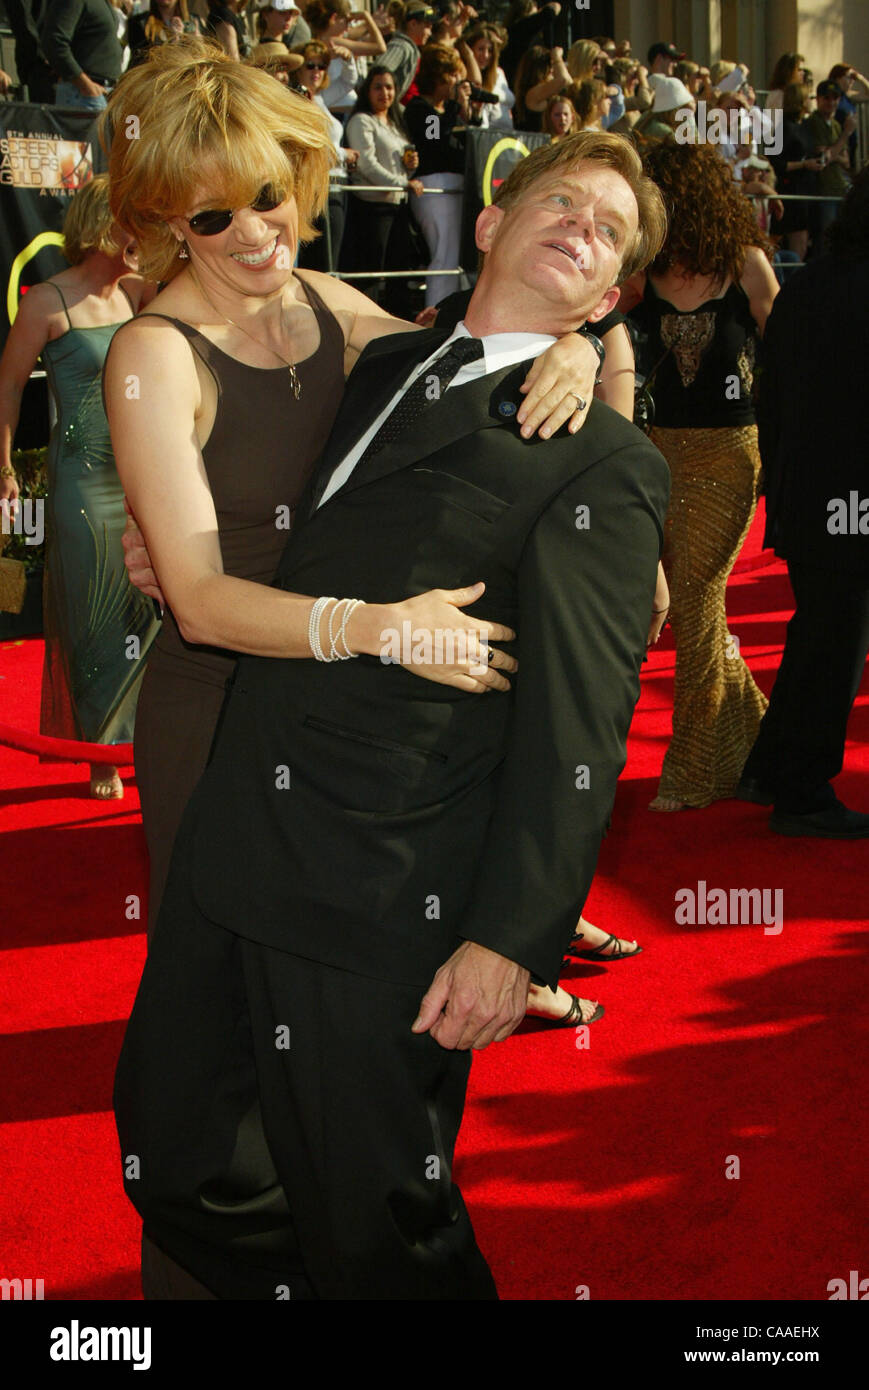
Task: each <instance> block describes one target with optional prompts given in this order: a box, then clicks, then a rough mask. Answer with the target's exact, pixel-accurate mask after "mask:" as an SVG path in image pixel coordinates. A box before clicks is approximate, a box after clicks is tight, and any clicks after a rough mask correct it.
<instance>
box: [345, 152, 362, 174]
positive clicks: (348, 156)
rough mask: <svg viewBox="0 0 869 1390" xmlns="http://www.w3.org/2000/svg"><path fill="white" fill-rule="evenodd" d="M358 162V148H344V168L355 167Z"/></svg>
mask: <svg viewBox="0 0 869 1390" xmlns="http://www.w3.org/2000/svg"><path fill="white" fill-rule="evenodd" d="M358 163H359V151H358V150H351V149H345V150H344V168H345V169H355V168H356V165H357V164H358Z"/></svg>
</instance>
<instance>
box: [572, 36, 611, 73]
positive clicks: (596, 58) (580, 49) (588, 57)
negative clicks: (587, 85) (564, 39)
mask: <svg viewBox="0 0 869 1390" xmlns="http://www.w3.org/2000/svg"><path fill="white" fill-rule="evenodd" d="M603 57H604V55H603V53H602V51H601V48H600V46H599V45H598V44H596V43H595V42H594V41H593V40H592V39H579V40H578V42H577V43H574V44H571V46H570V48H569V49H568V50H567V58H566V60H565V61H566V63H567V71H568V72H569V73H570V76H571V78H572V79H573V81H574V82H586V81H588V80H590V79H591V78H592V77H596V76H597V70H598V67H599V66H600V63H601V60H602V59H603Z"/></svg>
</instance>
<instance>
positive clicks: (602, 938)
mask: <svg viewBox="0 0 869 1390" xmlns="http://www.w3.org/2000/svg"><path fill="white" fill-rule="evenodd" d="M642 949H643V948H642V946H638V945H637V943H636V941H627V940H625V939H624V938H623V937H621V936H611V935H610V934H609V933H608V932H605V931H601V929H600V927H596V926H594V924H593V923H592V922H587V921H586V920H585V918H584V917H580V919H579V922H578V924H577V928H576V935H575V936H574V938H573V940H572V941H571V943H570V953H571V955H573V956H577V955H578V956H582V958H583V959H584V960H599V961H606V960H626V959H627V957H628V956H638V955H639V954H640V952H641V951H642Z"/></svg>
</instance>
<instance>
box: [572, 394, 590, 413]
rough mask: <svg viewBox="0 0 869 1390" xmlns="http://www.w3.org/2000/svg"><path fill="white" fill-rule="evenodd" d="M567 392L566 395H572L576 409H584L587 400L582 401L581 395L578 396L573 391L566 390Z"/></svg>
mask: <svg viewBox="0 0 869 1390" xmlns="http://www.w3.org/2000/svg"><path fill="white" fill-rule="evenodd" d="M567 394H568V396H573V398H574V400H575V401H576V408H577V410H585V407H586V405H587V404H588V402H587V401H584V400H583V399H582V396H578V395H577V394H576V392H575V391H568V393H567Z"/></svg>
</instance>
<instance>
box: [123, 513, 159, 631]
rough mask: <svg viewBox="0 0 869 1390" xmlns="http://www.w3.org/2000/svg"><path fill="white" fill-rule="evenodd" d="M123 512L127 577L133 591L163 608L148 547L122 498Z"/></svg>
mask: <svg viewBox="0 0 869 1390" xmlns="http://www.w3.org/2000/svg"><path fill="white" fill-rule="evenodd" d="M124 511H125V512H126V513H127V524H126V526H125V527H124V534H123V536H122V537H121V544H122V545H123V547H124V564H125V565H126V568H127V577H128V579H129V581H130V583H131V584H132V585H133V587H134V588H135V589H139V590H141V592H142V593H143V594H147V595H148V598H155V599H156V600H157V602H158V603H159V604H160V607H161V608H165V607H166V600H165V598H164V597H163V591H162V589H161V588H160V585H159V584H158V582H157V576H156V574H155V573H154V568H153V566H152V564H151V556H150V555H149V554H148V547H147V546H146V544H145V537H144V536H143V535H142V532H141V531H140V530H139V527H138V525H137V524H136V518H135V517H134V516H133V513H132V512H131V511H130V504H129V502H128V501H127V499H126V497H125V498H124Z"/></svg>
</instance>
